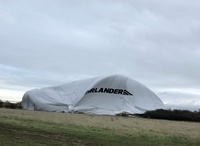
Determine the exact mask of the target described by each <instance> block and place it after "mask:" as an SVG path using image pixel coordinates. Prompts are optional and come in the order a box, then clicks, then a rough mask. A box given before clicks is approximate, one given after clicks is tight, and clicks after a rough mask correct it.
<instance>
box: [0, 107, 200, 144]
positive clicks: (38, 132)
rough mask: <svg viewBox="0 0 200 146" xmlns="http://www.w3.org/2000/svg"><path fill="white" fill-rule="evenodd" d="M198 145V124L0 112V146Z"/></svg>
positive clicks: (111, 117) (44, 113) (75, 115)
mask: <svg viewBox="0 0 200 146" xmlns="http://www.w3.org/2000/svg"><path fill="white" fill-rule="evenodd" d="M13 144H14V145H16V146H17V145H137V146H140V145H141V146H144V145H146V146H148V145H154V146H156V145H159V146H160V145H163V146H164V145H174V146H175V145H185V146H187V145H200V124H199V123H192V122H190V123H188V122H174V121H165V120H151V119H149V120H148V119H141V118H124V117H117V118H116V117H113V116H89V115H80V114H66V113H49V112H31V111H22V110H11V109H0V145H13Z"/></svg>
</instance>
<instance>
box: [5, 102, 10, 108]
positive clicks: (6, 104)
mask: <svg viewBox="0 0 200 146" xmlns="http://www.w3.org/2000/svg"><path fill="white" fill-rule="evenodd" d="M3 107H4V108H11V103H10V102H9V101H6V102H4V103H3Z"/></svg>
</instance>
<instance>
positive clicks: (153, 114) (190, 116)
mask: <svg viewBox="0 0 200 146" xmlns="http://www.w3.org/2000/svg"><path fill="white" fill-rule="evenodd" d="M142 117H144V118H154V119H166V120H177V121H194V122H200V113H199V112H191V111H188V110H173V111H171V110H163V109H159V110H155V111H147V112H146V113H144V114H143V115H142Z"/></svg>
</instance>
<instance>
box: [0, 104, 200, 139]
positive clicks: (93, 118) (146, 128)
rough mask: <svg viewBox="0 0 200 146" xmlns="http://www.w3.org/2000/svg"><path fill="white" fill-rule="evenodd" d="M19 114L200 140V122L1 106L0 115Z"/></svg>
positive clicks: (47, 119) (68, 123) (26, 117)
mask: <svg viewBox="0 0 200 146" xmlns="http://www.w3.org/2000/svg"><path fill="white" fill-rule="evenodd" d="M8 116H13V117H18V118H24V119H33V120H39V121H45V122H52V123H62V124H66V125H71V124H74V125H79V126H89V127H99V128H106V129H112V130H115V131H119V132H123V133H129V134H140V133H143V134H151V135H159V136H161V137H166V136H167V137H173V136H180V137H183V138H189V139H195V140H198V141H200V123H195V122H178V121H167V120H155V119H143V118H136V117H117V116H97V115H84V114H73V113H55V112H42V111H25V110H13V109H4V108H1V109H0V117H8Z"/></svg>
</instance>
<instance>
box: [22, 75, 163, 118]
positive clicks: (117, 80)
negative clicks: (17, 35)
mask: <svg viewBox="0 0 200 146" xmlns="http://www.w3.org/2000/svg"><path fill="white" fill-rule="evenodd" d="M22 106H23V109H27V110H43V111H58V112H79V113H87V114H100V115H116V114H120V113H130V114H136V113H137V114H141V113H144V112H145V111H148V110H156V109H164V108H165V106H164V104H163V102H162V101H161V100H160V99H159V98H158V97H157V96H156V95H155V94H154V93H153V92H152V91H151V90H150V89H148V88H147V87H145V86H144V85H142V84H141V83H139V82H137V81H135V80H133V79H130V78H128V77H125V76H121V75H113V76H107V77H96V78H90V79H84V80H79V81H74V82H71V83H67V84H64V85H61V86H53V87H46V88H42V89H34V90H30V91H27V92H26V93H25V94H24V96H23V99H22Z"/></svg>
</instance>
